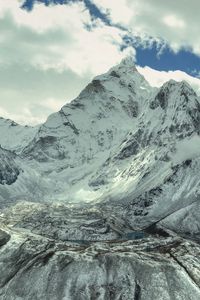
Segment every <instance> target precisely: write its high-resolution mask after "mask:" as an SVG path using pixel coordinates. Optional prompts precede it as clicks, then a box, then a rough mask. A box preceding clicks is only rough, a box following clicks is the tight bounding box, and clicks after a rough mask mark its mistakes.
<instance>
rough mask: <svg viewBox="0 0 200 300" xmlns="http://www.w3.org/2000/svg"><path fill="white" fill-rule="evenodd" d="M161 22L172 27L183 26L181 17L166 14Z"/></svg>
mask: <svg viewBox="0 0 200 300" xmlns="http://www.w3.org/2000/svg"><path fill="white" fill-rule="evenodd" d="M163 22H164V23H165V24H166V25H167V26H169V27H172V28H184V27H185V22H184V21H183V20H181V19H178V18H177V17H176V16H173V15H167V16H165V17H164V19H163Z"/></svg>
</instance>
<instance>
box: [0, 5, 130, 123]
mask: <svg viewBox="0 0 200 300" xmlns="http://www.w3.org/2000/svg"><path fill="white" fill-rule="evenodd" d="M87 25H91V26H90V27H91V28H90V31H88V29H87ZM121 43H122V32H121V30H120V29H119V28H115V27H112V26H108V25H106V24H104V22H101V21H100V20H96V19H94V20H93V19H91V16H90V14H89V12H88V10H87V9H86V7H85V5H84V3H83V2H80V3H72V4H70V5H64V6H63V5H62V6H60V5H57V6H49V7H46V6H44V5H41V4H40V5H36V6H35V8H34V10H33V11H31V12H27V11H26V10H22V9H20V8H19V2H18V1H13V0H6V1H3V2H2V3H1V5H0V95H1V97H0V107H1V112H0V114H1V113H2V115H4V116H6V117H9V114H10V118H13V117H14V119H15V120H16V121H19V122H23V123H26V122H27V123H28V124H30V123H31V124H34V123H38V122H42V121H44V119H45V117H47V115H48V114H50V113H51V112H53V111H55V109H56V110H57V109H59V108H60V106H61V105H64V104H65V103H66V102H69V101H70V100H71V99H73V98H74V97H76V96H77V95H78V94H79V92H80V91H81V89H82V88H83V87H84V86H85V85H86V84H87V83H88V82H89V81H90V80H91V79H92V77H94V76H96V75H98V74H99V73H102V72H105V71H107V69H108V68H110V67H111V66H112V65H114V64H116V63H118V62H119V61H120V60H121V59H122V58H123V57H125V56H126V55H127V54H128V53H129V52H130V51H132V53H133V54H134V50H133V49H131V47H130V49H124V51H121V49H120V45H121ZM49 99H54V100H53V101H52V100H49ZM47 104H48V105H47ZM39 105H40V109H37V107H39ZM21 107H22V108H23V109H21ZM18 114H19V115H20V114H21V117H19V115H18ZM17 116H18V117H17Z"/></svg>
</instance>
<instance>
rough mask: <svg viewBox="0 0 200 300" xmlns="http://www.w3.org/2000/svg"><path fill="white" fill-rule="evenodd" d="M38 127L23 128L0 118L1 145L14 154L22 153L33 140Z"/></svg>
mask: <svg viewBox="0 0 200 300" xmlns="http://www.w3.org/2000/svg"><path fill="white" fill-rule="evenodd" d="M37 130H38V126H36V127H30V126H22V125H19V124H17V123H16V122H14V121H12V120H9V119H4V118H1V117H0V145H1V146H2V147H3V148H6V149H8V150H11V151H14V152H17V153H18V152H20V151H21V150H22V149H23V148H24V147H25V146H26V145H27V144H29V143H30V141H31V140H32V139H33V137H34V135H35V133H36V132H37Z"/></svg>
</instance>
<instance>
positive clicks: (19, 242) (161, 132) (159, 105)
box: [0, 59, 200, 300]
mask: <svg viewBox="0 0 200 300" xmlns="http://www.w3.org/2000/svg"><path fill="white" fill-rule="evenodd" d="M13 124H14V125H12V121H10V120H4V119H1V120H0V133H1V134H0V144H1V145H2V147H3V148H0V158H1V163H0V174H1V178H0V204H1V206H0V207H1V210H0V220H1V222H0V224H1V226H0V228H1V231H0V247H1V244H2V247H1V248H0V253H1V255H0V262H1V265H2V270H3V271H2V277H1V276H0V299H9V300H10V299H18V298H19V299H33V297H35V299H67V300H68V299H106V300H107V299H140V300H141V299H150V300H151V299H155V300H156V299H177V300H178V299H192V300H196V299H198V298H200V261H199V259H198V252H199V241H200V234H199V232H200V218H199V212H200V208H199V207H200V206H199V203H200V202H199V199H200V192H199V187H200V180H199V170H200V159H199V157H200V136H199V135H200V99H199V97H198V96H197V94H196V93H195V91H194V90H193V89H192V88H191V86H190V85H189V84H188V83H187V82H184V81H183V82H176V81H174V80H170V81H168V82H166V83H165V84H164V85H163V86H162V87H161V88H153V87H151V86H150V85H149V84H148V82H147V81H146V80H145V79H144V77H143V76H142V75H141V74H140V73H139V72H138V71H137V69H136V67H135V66H134V64H133V62H132V60H131V59H125V60H123V61H122V62H121V63H120V64H119V65H117V66H114V67H113V68H111V69H110V70H109V71H108V72H107V73H105V74H103V75H100V76H97V77H95V78H94V79H93V80H92V82H91V83H90V84H89V85H88V86H87V87H86V88H85V89H84V90H83V91H82V92H81V93H80V95H79V96H78V97H77V98H76V99H75V100H73V101H72V102H71V103H69V104H66V105H65V106H64V107H62V109H61V110H60V111H59V112H56V113H54V114H52V115H50V116H49V117H48V119H47V121H46V122H45V123H44V124H41V125H40V126H38V127H35V128H31V127H23V126H20V125H17V124H15V123H13ZM9 261H10V262H13V264H12V265H11V264H9ZM69 274H70V276H69ZM86 274H87V276H86ZM41 277H42V278H44V280H43V282H42V283H41V281H40V278H41ZM47 278H49V279H48V280H47ZM27 279H28V280H27ZM49 280H50V282H51V284H49V283H48V282H49ZM116 282H117V284H116ZM19 286H20V287H22V286H23V289H20V290H19V288H18V287H19ZM1 295H2V296H1ZM4 295H6V297H7V298H1V297H4ZM33 295H36V296H33ZM78 295H79V296H78ZM45 297H46V298H45Z"/></svg>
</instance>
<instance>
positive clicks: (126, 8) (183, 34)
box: [94, 0, 200, 55]
mask: <svg viewBox="0 0 200 300" xmlns="http://www.w3.org/2000/svg"><path fill="white" fill-rule="evenodd" d="M94 2H95V3H96V4H97V5H98V6H99V7H103V8H104V10H106V8H109V10H110V16H111V19H112V21H113V22H114V23H115V22H119V21H120V22H121V23H123V24H126V26H127V29H128V30H129V31H132V33H133V34H135V35H139V36H141V37H142V38H143V37H144V36H145V37H146V38H147V37H153V38H157V39H158V38H159V39H161V40H165V41H167V42H168V43H169V44H170V46H171V47H172V48H173V49H174V50H175V51H177V50H179V49H180V48H181V47H191V48H192V50H193V51H194V53H196V54H198V55H200V35H199V25H200V21H199V14H198V11H199V9H200V3H199V1H198V0H190V1H189V2H188V1H187V0H176V1H174V0H168V1H160V0H148V1H147V0H122V1H119V3H118V1H116V0H109V1H106V0H94ZM107 2H109V4H108V3H107ZM120 11H122V14H121V15H120ZM116 12H117V13H116ZM123 12H125V13H123Z"/></svg>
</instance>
